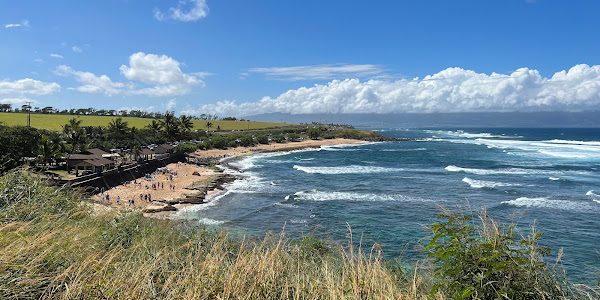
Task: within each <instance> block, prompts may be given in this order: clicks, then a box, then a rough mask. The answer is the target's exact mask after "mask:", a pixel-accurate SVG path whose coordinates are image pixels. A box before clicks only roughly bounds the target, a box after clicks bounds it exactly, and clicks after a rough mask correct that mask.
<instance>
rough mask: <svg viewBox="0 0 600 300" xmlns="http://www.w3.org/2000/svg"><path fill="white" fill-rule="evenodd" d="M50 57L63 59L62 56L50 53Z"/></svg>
mask: <svg viewBox="0 0 600 300" xmlns="http://www.w3.org/2000/svg"><path fill="white" fill-rule="evenodd" d="M50 57H54V58H63V56H62V55H60V54H56V53H52V54H50Z"/></svg>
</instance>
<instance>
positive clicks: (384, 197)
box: [288, 190, 433, 202]
mask: <svg viewBox="0 0 600 300" xmlns="http://www.w3.org/2000/svg"><path fill="white" fill-rule="evenodd" d="M290 198H292V197H290ZM288 199H289V198H288ZM293 199H295V200H306V201H336V200H337V201H353V202H372V201H404V202H431V201H433V200H429V199H423V198H416V197H407V196H403V195H390V194H369V193H365V194H363V193H356V192H324V191H318V190H312V191H300V192H296V193H295V194H294V195H293Z"/></svg>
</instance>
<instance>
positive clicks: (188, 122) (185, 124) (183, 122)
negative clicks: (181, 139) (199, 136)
mask: <svg viewBox="0 0 600 300" xmlns="http://www.w3.org/2000/svg"><path fill="white" fill-rule="evenodd" d="M179 126H181V129H182V130H183V131H186V132H189V131H191V130H192V128H194V123H193V122H192V118H191V117H188V116H186V115H181V116H180V117H179Z"/></svg>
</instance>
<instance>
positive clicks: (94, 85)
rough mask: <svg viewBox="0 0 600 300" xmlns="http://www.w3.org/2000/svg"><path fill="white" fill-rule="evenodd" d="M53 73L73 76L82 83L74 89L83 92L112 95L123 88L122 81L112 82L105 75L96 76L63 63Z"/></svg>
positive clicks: (118, 92)
mask: <svg viewBox="0 0 600 300" xmlns="http://www.w3.org/2000/svg"><path fill="white" fill-rule="evenodd" d="M54 73H55V74H57V75H59V76H69V75H71V76H74V77H75V80H77V81H78V82H79V83H82V84H83V85H81V86H79V87H76V88H74V89H75V90H77V91H80V92H84V93H92V94H98V93H103V94H105V95H107V96H114V95H118V94H120V93H122V92H123V89H124V88H125V84H124V83H121V82H113V81H112V80H111V79H110V78H109V77H108V76H106V75H101V76H96V75H95V74H94V73H91V72H82V71H76V70H73V69H72V68H71V67H69V66H65V65H60V66H58V67H57V68H56V70H55V71H54Z"/></svg>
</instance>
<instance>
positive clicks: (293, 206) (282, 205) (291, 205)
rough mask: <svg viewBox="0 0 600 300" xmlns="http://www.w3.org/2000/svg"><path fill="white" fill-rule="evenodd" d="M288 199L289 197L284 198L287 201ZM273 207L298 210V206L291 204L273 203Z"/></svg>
mask: <svg viewBox="0 0 600 300" xmlns="http://www.w3.org/2000/svg"><path fill="white" fill-rule="evenodd" d="M289 199H290V196H289V195H288V196H286V197H285V200H289ZM275 206H281V207H286V208H298V207H299V206H298V205H294V204H291V203H281V202H277V203H275Z"/></svg>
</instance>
